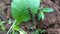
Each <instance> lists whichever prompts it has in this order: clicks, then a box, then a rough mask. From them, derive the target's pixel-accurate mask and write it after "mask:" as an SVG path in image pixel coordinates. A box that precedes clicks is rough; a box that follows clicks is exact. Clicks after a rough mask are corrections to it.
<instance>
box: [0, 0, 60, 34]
mask: <svg viewBox="0 0 60 34" xmlns="http://www.w3.org/2000/svg"><path fill="white" fill-rule="evenodd" d="M11 2H12V0H0V9H1V7H3V10H2V12H0V14H1V15H2V16H0V20H4V21H7V20H8V19H12V16H11ZM41 5H42V6H46V7H51V8H53V9H54V12H52V13H45V20H44V21H43V24H42V23H41V21H40V24H39V25H37V26H36V27H37V28H40V29H45V30H47V34H60V0H43V2H42V3H41ZM28 24H29V25H31V22H30V21H29V22H28V23H23V24H22V28H23V29H24V30H26V31H27V32H28V33H30V32H29V31H28V27H29V25H28ZM5 26H6V27H8V28H7V29H9V27H10V26H11V25H9V26H8V25H6V24H5ZM6 32H7V30H5V31H4V32H2V31H1V30H0V34H6Z"/></svg>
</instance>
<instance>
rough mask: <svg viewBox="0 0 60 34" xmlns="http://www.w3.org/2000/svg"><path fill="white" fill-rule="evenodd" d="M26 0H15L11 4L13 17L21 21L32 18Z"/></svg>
mask: <svg viewBox="0 0 60 34" xmlns="http://www.w3.org/2000/svg"><path fill="white" fill-rule="evenodd" d="M27 7H28V6H27V5H26V3H25V0H13V2H12V4H11V10H12V12H11V13H12V17H13V18H14V19H15V20H16V21H17V22H19V23H22V22H23V21H28V20H30V15H29V12H28V11H27Z"/></svg>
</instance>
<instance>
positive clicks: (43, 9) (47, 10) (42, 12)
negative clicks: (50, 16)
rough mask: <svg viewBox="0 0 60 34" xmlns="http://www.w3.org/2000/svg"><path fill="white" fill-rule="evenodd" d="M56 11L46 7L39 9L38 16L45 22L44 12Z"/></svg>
mask: <svg viewBox="0 0 60 34" xmlns="http://www.w3.org/2000/svg"><path fill="white" fill-rule="evenodd" d="M53 11H54V10H53V9H52V8H48V7H45V8H39V14H38V20H40V19H42V20H44V17H45V15H44V12H53Z"/></svg>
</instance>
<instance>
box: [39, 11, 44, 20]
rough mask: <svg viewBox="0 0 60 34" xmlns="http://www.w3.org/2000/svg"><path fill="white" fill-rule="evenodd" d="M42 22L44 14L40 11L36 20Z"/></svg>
mask: <svg viewBox="0 0 60 34" xmlns="http://www.w3.org/2000/svg"><path fill="white" fill-rule="evenodd" d="M40 19H42V20H44V13H43V12H42V11H41V12H40V13H39V14H38V20H40Z"/></svg>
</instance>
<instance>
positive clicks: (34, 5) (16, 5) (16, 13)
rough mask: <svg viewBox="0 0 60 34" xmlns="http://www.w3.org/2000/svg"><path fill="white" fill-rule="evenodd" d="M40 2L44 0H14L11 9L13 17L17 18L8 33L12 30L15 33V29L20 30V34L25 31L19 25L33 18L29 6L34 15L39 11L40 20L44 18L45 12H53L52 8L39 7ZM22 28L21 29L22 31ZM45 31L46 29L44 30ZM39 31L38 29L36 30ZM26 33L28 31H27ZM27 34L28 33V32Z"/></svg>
mask: <svg viewBox="0 0 60 34" xmlns="http://www.w3.org/2000/svg"><path fill="white" fill-rule="evenodd" d="M40 2H42V0H13V1H12V3H11V10H12V12H11V13H12V17H13V18H14V19H15V20H16V21H14V22H13V24H12V26H11V27H10V29H9V30H8V32H7V34H9V32H10V31H11V30H12V34H14V31H18V32H20V34H21V33H22V32H23V33H24V32H25V31H23V30H22V29H21V28H20V27H19V26H17V25H19V24H21V23H23V22H26V21H29V20H30V19H31V16H30V14H29V12H28V8H30V9H31V13H32V15H33V16H35V14H37V13H38V11H37V10H38V9H39V13H38V20H40V19H42V20H44V12H53V9H52V8H46V7H45V8H41V7H40V8H39V5H40ZM20 30H21V31H20ZM43 31H44V30H43ZM43 31H40V32H43ZM36 32H37V30H36ZM25 33H26V32H25ZM26 34H27V33H26Z"/></svg>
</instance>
